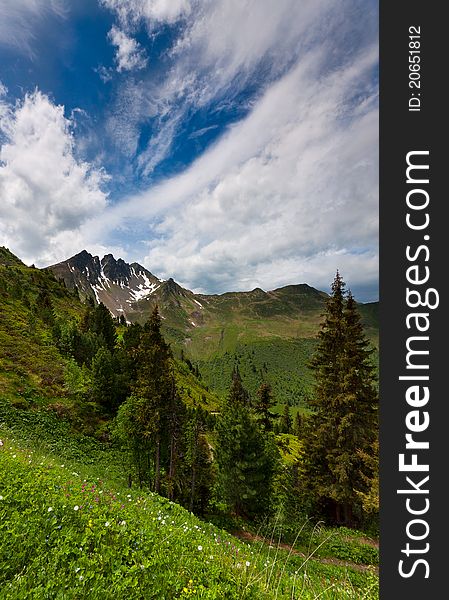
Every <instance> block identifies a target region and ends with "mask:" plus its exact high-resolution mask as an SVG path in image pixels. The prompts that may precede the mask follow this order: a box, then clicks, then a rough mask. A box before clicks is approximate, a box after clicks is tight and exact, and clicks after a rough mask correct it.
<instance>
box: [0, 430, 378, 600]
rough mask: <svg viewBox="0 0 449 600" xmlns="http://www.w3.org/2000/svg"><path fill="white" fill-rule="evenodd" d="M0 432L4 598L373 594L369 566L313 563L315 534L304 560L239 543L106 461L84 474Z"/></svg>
mask: <svg viewBox="0 0 449 600" xmlns="http://www.w3.org/2000/svg"><path fill="white" fill-rule="evenodd" d="M49 437H51V436H49ZM0 438H1V439H2V441H3V446H1V447H0V517H1V518H0V523H1V525H0V528H1V534H2V535H1V536H0V598H1V599H2V600H3V599H5V600H16V599H17V600H19V599H20V600H25V599H27V598H30V599H31V598H32V599H40V598H42V599H44V598H61V599H72V598H73V599H75V598H93V599H97V598H98V599H108V598H111V599H112V598H114V599H121V598H129V599H143V598H145V599H147V598H155V599H163V598H167V599H168V598H186V597H192V598H211V599H212V598H214V599H215V598H223V599H230V600H233V599H235V600H237V599H250V598H254V600H256V599H264V598H267V599H268V598H279V599H287V598H292V597H295V598H304V599H309V598H310V599H311V598H317V597H320V598H327V599H334V598H357V599H359V598H370V599H371V598H376V597H377V578H376V576H375V574H374V572H372V571H367V572H358V571H357V570H354V569H350V568H347V567H341V566H337V565H333V564H323V563H322V562H320V561H318V560H315V557H314V555H313V553H314V552H315V553H316V552H317V545H318V544H317V543H316V542H315V541H312V544H311V547H310V549H309V557H308V558H307V557H306V558H305V557H303V556H301V555H299V554H294V553H291V552H290V551H288V550H285V549H283V548H282V547H281V546H280V545H277V544H276V543H275V542H273V543H272V544H271V546H270V544H267V543H262V542H260V541H256V542H251V543H245V542H243V541H238V540H237V539H236V538H235V537H233V536H231V535H229V534H227V533H226V532H224V531H223V530H220V529H218V528H216V527H215V526H213V525H211V524H209V523H205V522H203V521H200V520H199V519H198V518H196V517H195V516H193V515H192V514H190V513H189V512H187V511H186V510H184V509H182V508H181V507H179V506H178V505H176V504H174V503H172V502H169V501H168V500H166V499H163V498H161V497H159V496H157V495H155V494H152V493H151V492H145V491H142V490H139V489H135V488H133V489H131V490H129V489H127V488H126V487H125V486H124V485H122V486H120V485H119V484H117V482H115V483H114V482H111V480H110V479H109V474H108V471H107V469H106V470H105V469H104V466H105V464H106V463H102V466H100V464H98V462H97V463H96V464H95V465H90V467H89V469H90V470H91V473H90V475H89V474H88V473H86V465H83V464H81V463H79V462H78V461H76V460H74V459H72V460H70V461H68V462H67V461H66V460H65V459H62V458H60V457H58V458H56V457H55V455H47V454H45V453H42V451H36V450H35V449H33V448H32V447H30V445H29V444H24V443H23V442H21V441H19V439H18V438H17V436H16V434H15V433H14V432H12V431H11V430H9V429H6V428H5V426H3V427H0ZM97 451H98V452H101V450H100V449H97ZM97 458H98V457H97ZM102 467H103V468H102ZM94 468H95V470H94ZM311 554H312V556H310V555H311Z"/></svg>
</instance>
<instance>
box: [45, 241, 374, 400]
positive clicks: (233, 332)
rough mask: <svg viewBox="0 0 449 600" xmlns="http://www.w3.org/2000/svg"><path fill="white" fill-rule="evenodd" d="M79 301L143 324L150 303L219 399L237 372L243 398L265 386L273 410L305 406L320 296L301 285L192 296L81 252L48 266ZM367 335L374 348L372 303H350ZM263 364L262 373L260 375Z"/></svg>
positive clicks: (134, 268)
mask: <svg viewBox="0 0 449 600" xmlns="http://www.w3.org/2000/svg"><path fill="white" fill-rule="evenodd" d="M48 270H49V271H51V272H52V273H53V274H54V275H55V277H56V279H58V280H63V281H64V284H65V286H66V287H67V288H68V289H69V290H74V289H77V290H78V292H79V295H80V297H81V299H83V300H85V299H86V297H91V298H93V299H94V300H95V302H102V303H103V304H105V306H107V308H108V309H109V310H110V312H111V313H112V315H113V316H115V317H118V318H120V317H121V316H122V315H123V317H124V318H125V320H126V321H127V322H128V323H134V322H138V323H140V324H143V323H144V322H145V321H146V320H147V319H148V317H149V316H150V314H151V312H152V310H153V308H154V307H155V306H156V305H157V306H158V308H159V311H160V314H161V317H162V320H163V331H164V335H165V336H166V338H167V340H168V341H170V343H171V345H172V348H173V349H174V350H175V351H177V352H178V353H180V352H181V350H182V352H183V355H185V356H186V357H188V359H189V360H190V361H193V362H194V363H195V364H196V365H197V366H198V368H199V371H200V373H201V374H202V377H203V379H204V381H205V383H206V384H207V385H208V386H209V387H211V388H212V389H213V390H214V391H215V392H216V393H218V394H219V395H223V394H225V393H226V391H227V389H228V387H229V381H230V380H231V375H232V371H233V370H234V369H235V368H237V367H238V369H239V371H240V374H241V376H242V379H243V381H244V383H245V385H246V387H247V388H248V390H249V391H250V392H251V393H253V394H254V393H255V392H256V390H257V388H258V387H259V385H260V382H261V381H263V380H267V381H268V382H269V383H270V385H271V386H272V388H273V391H274V393H275V397H276V399H277V400H278V402H279V404H283V403H288V404H290V405H306V404H307V395H308V393H309V390H310V386H311V376H310V373H309V371H308V368H307V362H308V360H309V358H310V356H311V353H312V352H313V349H314V347H315V338H316V334H317V332H318V330H319V327H320V324H321V322H322V315H323V312H324V308H325V302H326V299H327V298H328V294H326V293H325V292H323V291H319V290H316V289H314V288H313V287H310V286H309V285H307V284H306V283H301V284H298V285H288V286H285V287H281V288H278V289H275V290H271V291H264V290H262V289H260V288H255V289H253V290H251V291H248V292H228V293H225V294H220V295H217V294H213V295H206V294H195V293H193V292H191V291H190V290H187V289H185V288H183V287H181V286H180V285H178V284H177V283H176V282H175V281H174V280H173V279H171V278H170V279H168V280H162V279H159V278H158V277H157V276H155V275H154V274H153V273H151V272H150V271H148V270H147V269H146V268H145V267H143V266H142V265H140V264H138V263H131V264H127V263H126V262H125V261H123V260H122V259H121V258H118V259H115V258H114V256H112V254H107V255H105V256H104V257H103V258H102V259H101V260H100V258H99V257H98V256H92V255H91V254H89V253H88V252H87V251H86V250H83V251H82V252H80V253H79V254H76V255H75V256H73V257H71V258H69V259H68V260H65V261H63V262H60V263H58V264H55V265H51V266H49V267H48ZM358 308H359V311H360V313H361V315H362V322H363V324H364V327H365V333H366V335H367V337H368V338H369V339H370V340H371V341H372V343H373V345H374V346H377V342H378V303H377V302H373V303H367V304H358ZM268 366H269V367H270V368H269V369H268Z"/></svg>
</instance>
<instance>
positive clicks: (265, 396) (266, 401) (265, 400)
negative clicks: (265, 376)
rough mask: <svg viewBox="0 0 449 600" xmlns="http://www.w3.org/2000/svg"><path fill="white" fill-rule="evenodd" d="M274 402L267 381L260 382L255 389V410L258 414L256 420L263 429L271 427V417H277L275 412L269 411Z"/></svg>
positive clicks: (269, 429)
mask: <svg viewBox="0 0 449 600" xmlns="http://www.w3.org/2000/svg"><path fill="white" fill-rule="evenodd" d="M275 404H276V402H275V400H274V398H273V392H272V390H271V385H270V384H269V383H262V384H261V386H260V387H259V389H258V390H257V401H256V405H255V407H254V408H255V411H256V413H257V415H258V422H259V424H260V425H261V426H262V428H263V429H264V431H271V430H272V429H273V419H275V418H276V417H277V415H276V413H273V412H271V410H270V409H271V408H273V406H274V405H275Z"/></svg>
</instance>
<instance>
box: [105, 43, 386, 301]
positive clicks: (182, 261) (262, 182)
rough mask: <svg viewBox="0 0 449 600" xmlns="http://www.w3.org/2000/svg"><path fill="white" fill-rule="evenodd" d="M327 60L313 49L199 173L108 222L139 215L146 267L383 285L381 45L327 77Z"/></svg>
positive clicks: (215, 285) (263, 280) (213, 282)
mask: <svg viewBox="0 0 449 600" xmlns="http://www.w3.org/2000/svg"><path fill="white" fill-rule="evenodd" d="M326 59H327V49H326V48H320V49H315V50H313V51H311V52H310V53H309V54H308V55H307V57H305V58H303V59H301V60H300V61H298V63H297V65H296V66H295V67H294V68H293V69H292V70H291V71H290V72H288V73H287V74H286V75H284V77H282V78H281V79H280V80H279V81H277V82H276V83H274V84H273V85H271V86H270V88H269V89H268V90H267V91H266V92H265V94H264V95H263V97H262V98H261V99H260V100H259V101H258V102H257V103H256V104H255V106H254V108H253V110H252V112H251V113H250V114H249V116H248V117H247V118H246V119H244V120H243V121H241V122H239V123H238V124H236V125H234V126H233V127H232V128H231V129H230V130H229V132H228V133H227V134H226V135H225V136H224V137H223V138H221V139H220V140H219V141H218V142H217V143H216V144H215V145H214V146H213V147H212V148H211V149H210V150H209V151H208V152H206V153H205V154H204V155H203V156H202V157H201V158H199V159H198V160H197V161H196V162H195V163H194V164H193V165H192V166H191V167H190V168H189V169H188V170H186V171H185V172H184V173H182V174H180V175H178V176H177V177H174V178H171V179H170V180H168V181H167V182H165V183H163V184H161V185H159V186H157V187H156V188H152V189H151V190H149V191H148V192H146V193H143V194H140V195H138V196H135V197H133V198H130V199H129V200H127V201H125V202H123V203H121V204H120V205H118V206H117V207H114V208H111V210H110V211H109V213H108V216H107V218H106V219H105V220H104V226H105V227H106V228H109V229H110V230H113V229H114V228H116V227H117V226H123V225H124V224H127V226H128V227H132V226H133V225H132V224H133V223H136V222H138V223H139V225H138V228H139V232H141V233H142V236H143V235H146V238H147V239H148V244H147V246H148V251H147V254H146V257H145V259H144V260H145V263H146V264H147V266H149V268H151V269H152V270H153V272H156V273H159V274H160V275H162V276H165V277H167V276H175V278H177V279H178V280H179V281H181V282H182V283H183V284H185V285H187V286H190V287H193V288H194V289H197V290H209V291H210V290H214V291H225V290H227V289H230V288H231V287H232V288H238V289H248V288H249V287H255V286H256V285H259V286H262V287H265V288H270V287H273V286H276V285H283V284H287V283H291V282H292V281H306V282H308V283H311V284H315V285H317V286H319V287H327V284H328V282H329V281H331V279H332V277H333V274H334V272H335V270H336V268H340V269H341V270H342V272H343V274H344V275H345V276H346V277H347V279H348V280H349V281H350V282H351V285H352V286H353V287H354V288H357V286H359V287H361V286H367V285H368V284H369V283H370V282H371V283H372V282H373V281H375V280H376V278H377V257H378V251H377V240H378V230H377V228H378V171H377V144H378V115H377V90H376V87H375V86H373V84H372V69H373V68H375V67H376V64H377V47H376V46H373V47H371V48H368V49H367V50H365V51H362V52H360V53H359V54H358V55H357V56H354V57H352V60H351V61H350V62H349V63H347V64H346V65H344V66H342V67H340V68H338V69H336V70H333V71H330V72H328V73H327V75H323V69H324V64H325V63H326ZM145 223H146V225H144V224H145ZM103 235H104V236H107V232H106V231H104V232H103ZM103 239H104V238H103Z"/></svg>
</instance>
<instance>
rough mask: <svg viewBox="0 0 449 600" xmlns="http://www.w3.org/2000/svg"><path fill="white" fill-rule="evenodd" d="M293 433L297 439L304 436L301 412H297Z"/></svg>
mask: <svg viewBox="0 0 449 600" xmlns="http://www.w3.org/2000/svg"><path fill="white" fill-rule="evenodd" d="M293 432H294V434H295V435H296V436H297V437H301V435H302V418H301V414H300V413H299V412H297V413H296V416H295V423H294V425H293Z"/></svg>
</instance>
